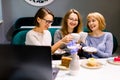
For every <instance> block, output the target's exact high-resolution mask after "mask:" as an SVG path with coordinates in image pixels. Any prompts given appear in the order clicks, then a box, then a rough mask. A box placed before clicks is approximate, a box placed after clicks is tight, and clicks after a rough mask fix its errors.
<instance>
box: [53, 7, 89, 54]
mask: <svg viewBox="0 0 120 80" xmlns="http://www.w3.org/2000/svg"><path fill="white" fill-rule="evenodd" d="M71 33H77V34H79V37H80V38H81V39H80V40H79V43H80V42H84V41H85V38H86V36H87V33H85V32H83V30H82V17H81V15H80V13H79V12H78V11H77V10H75V9H70V10H69V11H67V12H66V14H65V16H64V17H63V19H62V23H61V29H59V30H57V31H56V32H55V35H54V43H56V42H58V41H59V40H60V39H62V38H63V37H64V36H66V35H68V34H71ZM60 49H62V50H65V51H66V52H67V53H69V49H68V48H67V46H66V45H64V44H63V45H61V47H60Z"/></svg>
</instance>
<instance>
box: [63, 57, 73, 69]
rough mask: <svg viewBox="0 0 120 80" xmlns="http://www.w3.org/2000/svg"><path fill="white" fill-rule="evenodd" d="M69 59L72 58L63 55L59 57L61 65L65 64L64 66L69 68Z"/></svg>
mask: <svg viewBox="0 0 120 80" xmlns="http://www.w3.org/2000/svg"><path fill="white" fill-rule="evenodd" d="M71 60H72V58H70V57H65V56H63V57H62V59H61V66H65V67H66V68H69V64H70V61H71Z"/></svg>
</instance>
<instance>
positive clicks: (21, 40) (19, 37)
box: [11, 27, 60, 45]
mask: <svg viewBox="0 0 120 80" xmlns="http://www.w3.org/2000/svg"><path fill="white" fill-rule="evenodd" d="M57 29H60V27H52V28H49V29H48V30H49V31H50V33H51V36H52V43H51V44H52V45H53V44H54V41H53V40H54V33H55V31H56V30H57ZM29 30H31V29H18V30H17V31H16V32H15V33H14V35H13V37H12V42H11V44H14V45H25V38H26V33H27V32H28V31H29Z"/></svg>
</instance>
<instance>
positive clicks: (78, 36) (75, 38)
mask: <svg viewBox="0 0 120 80" xmlns="http://www.w3.org/2000/svg"><path fill="white" fill-rule="evenodd" d="M71 35H72V36H73V39H74V40H76V41H78V40H79V38H80V35H79V34H78V33H71Z"/></svg>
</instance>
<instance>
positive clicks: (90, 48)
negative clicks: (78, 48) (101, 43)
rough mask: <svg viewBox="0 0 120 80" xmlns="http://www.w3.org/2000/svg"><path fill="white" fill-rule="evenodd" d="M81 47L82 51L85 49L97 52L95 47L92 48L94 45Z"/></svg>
mask: <svg viewBox="0 0 120 80" xmlns="http://www.w3.org/2000/svg"><path fill="white" fill-rule="evenodd" d="M82 49H83V51H85V52H97V49H96V48H94V47H89V46H87V47H83V48H82Z"/></svg>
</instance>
